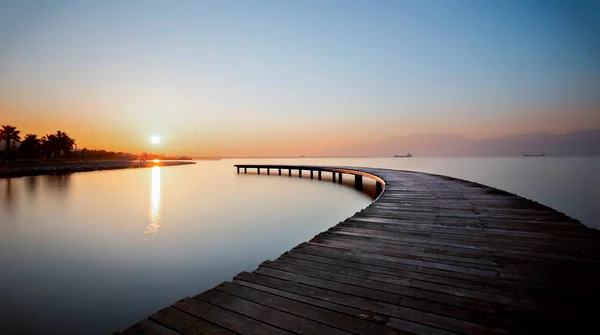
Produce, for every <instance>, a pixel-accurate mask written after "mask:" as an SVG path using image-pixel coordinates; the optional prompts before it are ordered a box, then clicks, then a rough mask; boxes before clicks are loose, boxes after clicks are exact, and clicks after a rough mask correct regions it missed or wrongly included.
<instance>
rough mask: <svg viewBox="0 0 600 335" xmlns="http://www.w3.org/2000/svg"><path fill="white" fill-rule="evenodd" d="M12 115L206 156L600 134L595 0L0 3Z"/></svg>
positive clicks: (99, 142)
mask: <svg viewBox="0 0 600 335" xmlns="http://www.w3.org/2000/svg"><path fill="white" fill-rule="evenodd" d="M0 124H11V125H14V126H17V127H18V128H19V129H20V130H21V132H22V133H23V134H25V133H36V134H39V135H43V134H45V133H52V132H55V131H56V130H62V131H66V132H67V133H68V134H70V135H71V136H72V137H74V138H75V139H76V140H77V144H78V147H79V148H82V147H87V148H90V149H107V150H115V151H129V152H144V151H148V152H164V153H168V154H188V155H195V156H290V155H292V156H293V155H300V154H306V155H318V154H319V153H321V152H324V150H327V148H331V147H336V146H344V145H353V144H359V143H367V142H369V141H377V140H379V139H383V138H389V137H390V136H400V135H407V134H412V133H453V134H459V135H464V136H468V137H474V138H481V137H495V136H503V135H506V134H515V133H539V132H552V133H565V132H570V131H575V130H580V129H593V128H600V1H585V0H579V1H567V0H564V1H555V0H540V1H533V0H522V1H515V0H503V1H488V0H480V1H479V0H473V1H460V0H455V1H445V0H439V1H434V0H423V1H402V0H398V1H352V0H343V1H342V0H340V1H336V0H328V1H312V0H304V1H266V0H265V1H259V0H257V1H228V0H220V1H185V0H184V1H134V0H131V1H112V0H108V1H59V0H53V1H43V0H40V1H27V0H22V1H6V0H0ZM153 135H158V136H160V137H161V139H162V141H161V143H160V145H152V144H151V143H150V138H151V136H153Z"/></svg>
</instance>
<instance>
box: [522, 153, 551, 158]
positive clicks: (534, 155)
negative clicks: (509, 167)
mask: <svg viewBox="0 0 600 335" xmlns="http://www.w3.org/2000/svg"><path fill="white" fill-rule="evenodd" d="M543 156H546V154H545V153H543V152H542V153H539V154H523V157H543Z"/></svg>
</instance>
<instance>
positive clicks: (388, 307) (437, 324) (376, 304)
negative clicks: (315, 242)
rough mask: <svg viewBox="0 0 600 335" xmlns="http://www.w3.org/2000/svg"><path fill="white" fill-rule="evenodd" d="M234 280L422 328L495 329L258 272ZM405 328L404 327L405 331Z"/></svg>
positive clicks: (488, 331) (483, 330) (470, 331)
mask: <svg viewBox="0 0 600 335" xmlns="http://www.w3.org/2000/svg"><path fill="white" fill-rule="evenodd" d="M235 278H236V279H237V280H243V281H250V282H259V283H260V284H263V285H266V286H271V285H273V286H275V287H277V288H280V289H283V290H296V289H300V290H304V291H305V292H306V293H307V294H310V295H311V296H313V297H319V298H320V299H324V300H327V301H331V302H334V303H337V304H342V305H346V306H360V308H363V309H367V310H370V311H373V312H375V313H381V314H386V315H389V316H394V317H397V318H400V319H403V320H407V321H411V322H416V323H420V324H423V325H424V327H430V328H431V331H432V332H435V331H437V330H438V329H437V328H443V329H446V330H454V331H459V332H463V333H467V334H481V333H491V332H496V330H495V329H490V328H489V327H487V326H483V325H479V324H475V323H473V322H470V321H463V320H458V319H455V318H451V317H447V316H443V315H438V314H434V313H427V312H423V311H420V310H414V309H411V308H406V307H403V306H398V305H394V304H389V303H385V302H381V301H373V300H371V299H368V298H362V297H360V296H356V295H354V294H345V293H342V292H337V291H333V290H328V289H326V288H325V289H321V288H319V287H316V286H315V287H310V286H308V285H303V284H299V283H297V282H294V281H288V280H286V279H279V278H276V277H271V278H269V277H265V276H262V275H258V274H257V273H253V274H249V273H242V274H240V275H238V276H236V277H235ZM406 331H407V330H406Z"/></svg>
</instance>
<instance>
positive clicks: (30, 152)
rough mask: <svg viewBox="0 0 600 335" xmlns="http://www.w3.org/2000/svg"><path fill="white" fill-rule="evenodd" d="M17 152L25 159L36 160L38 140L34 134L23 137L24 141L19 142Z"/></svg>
mask: <svg viewBox="0 0 600 335" xmlns="http://www.w3.org/2000/svg"><path fill="white" fill-rule="evenodd" d="M19 151H21V152H22V153H23V156H25V157H27V158H38V156H39V153H40V139H39V138H38V137H37V135H36V134H27V135H25V139H24V140H23V142H21V146H20V147H19Z"/></svg>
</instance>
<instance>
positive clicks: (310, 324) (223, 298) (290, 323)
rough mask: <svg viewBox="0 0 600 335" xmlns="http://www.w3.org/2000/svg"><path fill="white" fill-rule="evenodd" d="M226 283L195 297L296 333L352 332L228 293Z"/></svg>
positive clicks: (339, 334) (340, 333) (340, 334)
mask: <svg viewBox="0 0 600 335" xmlns="http://www.w3.org/2000/svg"><path fill="white" fill-rule="evenodd" d="M225 284H227V283H223V284H221V285H220V287H221V288H224V289H222V290H217V289H212V290H209V291H206V292H203V293H200V294H199V295H197V296H195V298H196V299H200V300H202V301H205V302H207V303H210V304H212V305H215V306H219V307H221V308H224V309H227V310H229V311H232V312H235V313H237V314H240V315H244V316H247V317H249V318H252V319H254V320H260V321H261V322H263V323H266V324H270V325H272V326H275V327H277V328H281V329H284V330H287V331H289V332H291V333H295V334H304V333H313V334H333V335H335V334H338V335H342V334H350V333H349V332H346V331H343V330H341V329H337V328H333V327H330V326H327V325H324V324H321V323H318V322H314V321H311V320H309V319H305V318H302V317H299V316H297V315H294V314H290V313H287V312H283V311H282V310H280V309H274V308H271V307H268V306H267V305H265V304H264V303H263V304H259V303H255V302H252V301H249V300H246V299H242V298H240V297H238V296H234V295H231V294H227V293H225V292H226V291H227V286H225Z"/></svg>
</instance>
